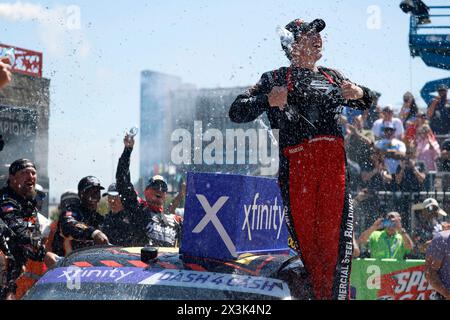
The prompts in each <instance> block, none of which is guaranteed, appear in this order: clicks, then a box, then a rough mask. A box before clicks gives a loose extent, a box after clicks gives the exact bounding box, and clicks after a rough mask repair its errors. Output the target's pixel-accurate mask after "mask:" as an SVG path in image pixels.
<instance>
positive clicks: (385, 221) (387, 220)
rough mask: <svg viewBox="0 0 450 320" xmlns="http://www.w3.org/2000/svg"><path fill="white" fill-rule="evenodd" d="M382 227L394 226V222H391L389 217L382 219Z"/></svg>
mask: <svg viewBox="0 0 450 320" xmlns="http://www.w3.org/2000/svg"><path fill="white" fill-rule="evenodd" d="M382 226H383V228H393V227H394V222H392V221H391V220H389V219H384V220H383V223H382Z"/></svg>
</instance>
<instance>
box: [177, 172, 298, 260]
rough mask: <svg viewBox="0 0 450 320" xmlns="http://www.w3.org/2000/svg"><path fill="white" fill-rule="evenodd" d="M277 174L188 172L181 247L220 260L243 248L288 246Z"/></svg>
mask: <svg viewBox="0 0 450 320" xmlns="http://www.w3.org/2000/svg"><path fill="white" fill-rule="evenodd" d="M288 251H289V248H288V232H287V228H286V225H285V220H284V209H283V202H282V199H281V195H280V190H279V187H278V185H277V182H276V180H275V179H269V178H261V177H247V176H241V175H230V174H214V173H189V174H188V178H187V195H186V205H185V214H184V225H183V239H182V241H181V248H180V253H182V254H185V255H188V256H196V257H205V258H206V257H209V258H216V259H222V260H233V259H236V258H237V257H238V256H239V255H240V254H241V253H246V252H252V253H275V252H288Z"/></svg>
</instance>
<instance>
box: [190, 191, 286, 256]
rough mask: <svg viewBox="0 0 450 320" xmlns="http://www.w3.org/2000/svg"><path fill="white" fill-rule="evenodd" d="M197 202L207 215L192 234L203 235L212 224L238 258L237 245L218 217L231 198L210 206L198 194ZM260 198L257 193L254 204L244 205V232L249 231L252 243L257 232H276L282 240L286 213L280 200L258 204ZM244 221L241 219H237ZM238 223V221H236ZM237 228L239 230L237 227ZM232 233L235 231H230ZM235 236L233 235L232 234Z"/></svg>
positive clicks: (229, 249) (220, 200)
mask: <svg viewBox="0 0 450 320" xmlns="http://www.w3.org/2000/svg"><path fill="white" fill-rule="evenodd" d="M196 197H197V200H198V201H199V202H200V204H201V206H202V208H203V210H204V211H205V215H204V216H203V218H202V219H201V220H200V222H199V223H198V224H197V225H196V226H195V227H194V229H193V230H192V233H197V234H198V233H201V232H203V231H204V229H205V227H206V226H207V225H208V224H209V223H211V224H212V225H213V226H214V228H215V229H216V231H217V233H218V234H219V236H220V238H221V239H222V241H223V242H224V244H225V246H226V247H227V249H228V251H229V252H230V253H231V254H232V255H233V256H234V257H236V256H237V250H236V245H235V244H234V243H233V240H232V239H231V237H230V235H229V234H228V232H227V230H226V229H225V227H224V225H223V224H222V222H221V221H220V220H219V217H218V216H217V215H218V213H219V211H220V210H221V209H222V208H223V206H224V205H225V203H227V201H228V200H229V199H230V197H227V196H223V197H220V198H219V199H218V200H217V201H216V202H215V203H214V204H210V203H209V201H208V199H207V198H206V197H205V196H204V195H202V194H196ZM259 198H260V194H259V193H256V194H255V196H254V198H253V203H252V204H250V205H244V208H243V209H244V210H243V213H244V215H245V217H244V222H243V224H242V229H241V230H242V231H243V230H245V229H246V230H247V235H248V240H250V241H252V233H253V232H255V231H266V232H267V231H269V230H274V231H275V232H277V240H278V239H280V234H281V228H282V225H283V222H284V212H283V208H282V206H281V205H278V198H277V197H275V200H274V204H273V205H268V204H257V200H258V199H259ZM237 220H239V221H242V220H241V219H237ZM236 222H238V221H236ZM239 223H240V222H239ZM235 228H239V226H238V225H236V227H235ZM229 231H230V232H232V231H233V230H229ZM232 235H233V234H232Z"/></svg>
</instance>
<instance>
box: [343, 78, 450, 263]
mask: <svg viewBox="0 0 450 320" xmlns="http://www.w3.org/2000/svg"><path fill="white" fill-rule="evenodd" d="M343 130H344V133H345V147H346V151H347V157H348V166H349V172H350V177H351V179H350V188H351V190H352V193H353V195H354V208H355V215H356V226H355V233H356V236H357V238H358V239H359V241H358V242H359V245H360V246H361V249H362V250H361V252H362V253H361V255H362V256H370V255H371V247H372V248H375V247H376V245H375V243H376V242H374V241H375V240H374V239H375V238H380V235H379V234H377V233H376V232H381V231H380V230H384V229H385V228H383V225H382V223H381V221H382V220H383V219H382V217H386V215H389V214H391V215H392V216H394V215H395V216H396V215H398V221H401V223H402V228H401V230H404V231H405V233H406V234H408V237H409V234H410V235H411V237H410V239H412V242H413V243H415V242H416V240H417V241H418V246H415V245H413V246H412V248H408V247H407V248H406V249H405V250H401V251H399V252H401V253H402V254H401V256H402V258H403V257H414V258H424V254H425V249H424V247H423V246H424V244H423V243H420V242H421V241H422V242H423V239H424V238H426V240H427V241H430V240H431V238H432V235H431V233H430V232H425V233H424V230H425V229H426V228H427V224H426V223H425V224H423V223H422V224H421V222H423V221H428V225H429V224H430V223H431V222H430V221H433V219H435V220H436V221H437V220H439V221H443V220H445V219H446V218H447V216H446V215H443V214H439V215H436V216H435V215H432V216H431V215H430V213H429V212H428V211H427V210H426V209H425V206H424V204H423V201H424V199H425V198H429V197H434V198H436V197H437V194H442V196H441V198H440V199H439V200H440V201H441V202H442V204H443V207H444V208H445V209H447V210H448V209H449V208H448V204H450V201H449V199H450V100H449V97H448V87H447V86H444V85H443V86H440V87H439V88H438V95H437V96H436V98H435V99H434V100H433V101H432V102H431V103H430V105H429V107H428V108H427V110H420V109H419V108H418V106H417V103H416V101H415V98H414V96H413V94H411V93H410V92H406V93H405V94H404V95H403V105H402V107H401V108H400V110H398V112H396V111H395V110H394V108H393V107H392V106H390V105H386V106H380V105H379V104H378V103H376V104H374V105H373V107H372V108H371V109H370V110H368V111H366V112H361V111H353V110H350V109H348V110H346V112H345V113H344V117H343ZM424 192H425V193H424ZM447 193H448V195H447ZM433 201H436V200H435V199H433ZM415 205H419V207H420V206H421V208H419V209H418V212H420V214H418V215H417V216H416V219H414V217H413V213H414V212H413V210H412V208H413V207H414V206H415ZM435 207H439V205H438V202H437V201H436V206H435ZM416 208H417V206H416ZM439 208H440V207H439ZM439 210H442V209H439ZM442 212H444V211H443V210H442V211H441V213H442ZM420 216H427V217H425V218H423V219H420V218H417V217H420ZM430 219H431V220H430ZM436 221H435V222H436ZM424 226H425V227H424ZM428 227H429V226H428ZM423 228H425V229H423ZM397 229H398V228H397ZM386 230H387V229H386ZM399 230H400V229H399ZM399 230H397V231H399ZM401 230H400V231H401ZM375 231H376V232H375ZM400 231H399V232H400ZM389 233H392V234H395V232H394V231H393V229H391V230H390V232H387V234H389ZM424 234H426V236H424ZM371 235H372V238H370V236H371ZM381 236H382V237H385V236H386V235H385V234H384V233H383V234H381ZM396 237H397V238H398V239H399V241H398V243H402V241H401V240H400V239H401V237H399V235H397V236H396ZM394 238H395V237H393V239H394ZM373 250H375V251H377V250H378V249H372V251H373ZM378 251H379V250H378ZM385 252H386V251H385ZM375 255H377V254H375ZM386 258H387V257H386Z"/></svg>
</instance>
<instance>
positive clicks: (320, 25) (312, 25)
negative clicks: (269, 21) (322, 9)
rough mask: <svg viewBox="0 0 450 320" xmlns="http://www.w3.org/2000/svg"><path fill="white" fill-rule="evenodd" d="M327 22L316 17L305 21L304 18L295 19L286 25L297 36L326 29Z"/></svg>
mask: <svg viewBox="0 0 450 320" xmlns="http://www.w3.org/2000/svg"><path fill="white" fill-rule="evenodd" d="M325 27H326V23H325V21H323V20H322V19H315V20H313V21H311V22H306V21H303V20H302V19H295V20H294V21H291V22H289V23H288V24H287V25H286V27H285V28H286V30H289V31H290V32H292V33H293V34H294V37H295V38H297V37H298V36H299V35H300V34H302V33H306V32H310V31H315V32H317V33H319V32H321V31H322V30H323V29H325Z"/></svg>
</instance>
